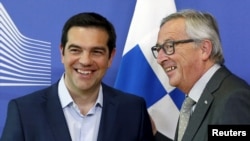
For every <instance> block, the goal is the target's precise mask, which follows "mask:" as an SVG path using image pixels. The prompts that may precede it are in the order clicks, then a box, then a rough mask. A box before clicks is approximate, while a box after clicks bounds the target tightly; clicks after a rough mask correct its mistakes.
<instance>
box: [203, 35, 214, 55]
mask: <svg viewBox="0 0 250 141" xmlns="http://www.w3.org/2000/svg"><path fill="white" fill-rule="evenodd" d="M212 49H213V44H212V42H211V41H210V40H208V39H205V40H203V41H202V42H201V50H202V58H203V60H208V59H209V57H210V55H211V53H212Z"/></svg>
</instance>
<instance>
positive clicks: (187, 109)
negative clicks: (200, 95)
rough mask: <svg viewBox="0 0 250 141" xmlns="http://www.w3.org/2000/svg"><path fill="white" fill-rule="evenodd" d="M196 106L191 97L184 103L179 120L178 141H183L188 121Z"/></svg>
mask: <svg viewBox="0 0 250 141" xmlns="http://www.w3.org/2000/svg"><path fill="white" fill-rule="evenodd" d="M194 104H195V101H194V100H192V99H191V98H190V97H188V96H187V97H186V99H185V100H184V103H183V104H182V107H181V111H180V118H179V131H178V141H181V140H182V137H183V134H184V132H185V130H186V127H187V124H188V120H189V117H190V114H191V109H192V106H193V105H194Z"/></svg>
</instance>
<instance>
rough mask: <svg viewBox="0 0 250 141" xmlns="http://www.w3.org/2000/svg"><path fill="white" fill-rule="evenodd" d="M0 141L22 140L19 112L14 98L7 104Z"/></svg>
mask: <svg viewBox="0 0 250 141" xmlns="http://www.w3.org/2000/svg"><path fill="white" fill-rule="evenodd" d="M0 141H24V137H23V131H22V126H21V120H20V114H19V111H18V107H17V103H16V102H15V101H14V100H11V101H10V102H9V104H8V110H7V117H6V122H5V126H4V128H3V132H2V137H1V140H0Z"/></svg>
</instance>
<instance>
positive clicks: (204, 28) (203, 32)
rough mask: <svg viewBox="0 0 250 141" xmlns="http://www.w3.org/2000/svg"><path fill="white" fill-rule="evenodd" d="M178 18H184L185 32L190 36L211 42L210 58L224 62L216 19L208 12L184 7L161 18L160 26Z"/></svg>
mask: <svg viewBox="0 0 250 141" xmlns="http://www.w3.org/2000/svg"><path fill="white" fill-rule="evenodd" d="M179 18H183V19H185V24H186V33H187V35H188V36H189V37H190V38H192V39H194V40H198V41H202V40H204V39H208V40H210V41H211V42H212V45H213V48H212V53H211V55H210V59H212V60H214V62H215V63H218V64H221V65H222V64H224V62H225V60H224V57H223V51H222V45H221V39H220V33H219V28H218V25H217V22H216V19H215V18H214V17H213V16H212V15H211V14H209V13H205V12H199V11H195V10H191V9H186V10H182V11H179V12H176V13H173V14H171V15H169V16H167V17H165V18H163V20H162V22H161V25H160V27H161V26H163V25H164V24H165V23H166V22H168V21H170V20H173V19H179Z"/></svg>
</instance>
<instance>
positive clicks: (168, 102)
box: [115, 0, 184, 139]
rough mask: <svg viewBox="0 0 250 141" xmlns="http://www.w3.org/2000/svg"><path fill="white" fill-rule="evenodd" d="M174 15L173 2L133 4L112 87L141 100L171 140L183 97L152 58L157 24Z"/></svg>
mask: <svg viewBox="0 0 250 141" xmlns="http://www.w3.org/2000/svg"><path fill="white" fill-rule="evenodd" d="M175 11H176V7H175V3H174V0H154V1H153V0H137V3H136V6H135V10H134V14H133V17H132V21H131V24H130V29H129V32H128V36H127V40H126V44H125V47H124V50H123V55H122V60H121V64H120V67H119V71H118V74H117V79H116V82H115V87H116V88H118V89H121V90H124V91H127V92H130V93H134V94H137V95H139V96H142V97H144V98H145V100H146V102H147V107H148V111H149V114H150V115H151V117H152V119H153V120H154V122H155V125H156V128H157V130H158V131H159V132H161V133H162V134H164V135H165V136H167V137H169V138H172V139H173V138H174V134H175V128H176V124H177V120H178V116H179V109H180V106H181V104H182V101H183V98H184V95H183V94H182V93H181V92H180V91H179V90H178V89H176V88H174V87H172V86H170V85H169V84H168V77H167V75H166V74H165V73H164V71H163V69H162V68H161V66H160V65H159V64H157V62H156V59H155V58H154V57H153V54H152V52H151V47H152V46H153V45H155V44H156V40H157V34H158V31H159V26H160V22H161V20H162V19H163V18H164V17H165V16H167V15H169V14H171V13H173V12H175Z"/></svg>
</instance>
